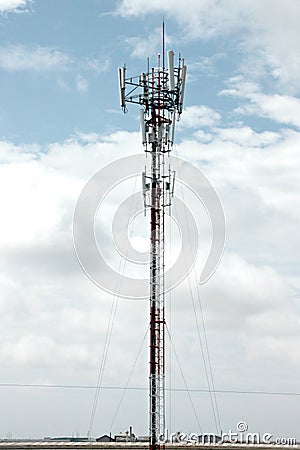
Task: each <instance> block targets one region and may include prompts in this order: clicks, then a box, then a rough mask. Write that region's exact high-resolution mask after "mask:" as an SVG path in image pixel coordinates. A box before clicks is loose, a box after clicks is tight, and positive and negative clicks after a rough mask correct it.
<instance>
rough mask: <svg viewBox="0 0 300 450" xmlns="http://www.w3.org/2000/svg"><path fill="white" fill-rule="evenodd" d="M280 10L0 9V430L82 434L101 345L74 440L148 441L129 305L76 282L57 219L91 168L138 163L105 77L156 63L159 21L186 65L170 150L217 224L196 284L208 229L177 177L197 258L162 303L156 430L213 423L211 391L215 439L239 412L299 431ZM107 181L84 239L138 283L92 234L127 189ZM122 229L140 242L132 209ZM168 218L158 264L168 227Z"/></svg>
mask: <svg viewBox="0 0 300 450" xmlns="http://www.w3.org/2000/svg"><path fill="white" fill-rule="evenodd" d="M299 15H300V4H299V2H298V0H285V1H284V2H283V1H282V0H279V1H276V2H274V1H271V0H243V2H236V1H233V0H219V1H217V0H186V1H185V2H182V1H181V0H165V1H164V2H160V1H159V0H152V1H151V2H142V1H141V0H110V1H108V0H43V1H42V0H0V204H1V221H0V231H1V232H0V248H1V251H0V269H1V270H0V311H1V318H2V320H1V322H2V326H1V332H0V365H1V375H0V405H1V406H0V438H7V437H13V438H28V437H32V438H42V437H44V436H70V435H82V436H86V435H87V432H88V430H89V425H90V418H91V413H92V407H93V401H94V395H95V389H94V388H93V387H94V386H96V385H97V380H98V377H99V373H100V372H99V367H100V365H101V359H102V356H103V351H104V349H105V342H106V339H107V336H108V337H109V341H110V342H109V348H108V353H107V357H106V358H105V367H104V370H103V377H101V385H102V386H103V389H101V390H100V393H99V399H98V405H97V410H96V413H95V417H94V421H93V427H92V430H91V436H99V435H101V434H103V433H107V432H112V433H118V432H120V431H125V430H127V429H128V427H129V426H130V425H132V426H133V430H134V431H135V432H136V433H137V434H139V435H146V434H147V433H148V392H147V386H148V336H147V329H148V321H149V320H148V301H147V299H142V300H132V299H129V298H128V299H126V298H118V295H113V294H110V293H109V292H106V291H104V290H103V289H101V288H100V287H99V286H97V285H96V284H94V283H92V282H91V280H90V279H89V278H88V277H87V276H86V274H85V273H84V271H83V270H82V268H81V266H80V264H79V262H78V260H77V258H76V253H75V251H74V247H73V237H72V221H73V214H74V210H75V206H76V202H77V199H78V197H79V195H80V193H81V191H82V189H83V188H84V186H85V185H86V183H87V182H88V180H89V179H90V178H91V177H92V176H93V175H94V174H95V173H96V172H97V171H98V170H99V169H104V168H105V167H106V166H107V165H108V164H110V163H112V162H115V161H118V160H120V158H122V157H129V156H130V155H136V154H139V155H143V148H142V144H141V136H140V132H139V113H138V110H137V108H136V107H134V105H130V107H129V108H128V113H127V114H125V115H124V114H123V112H122V111H121V108H120V107H119V92H118V79H117V68H118V67H119V66H122V65H123V64H124V63H126V67H127V73H128V74H132V75H139V74H140V73H142V72H143V71H145V70H146V67H147V57H148V56H149V57H150V61H151V64H152V65H155V64H156V60H157V56H156V55H157V53H158V52H160V51H161V24H162V20H163V17H164V20H165V24H166V47H167V49H173V50H174V52H175V54H176V55H178V54H179V53H181V54H182V55H183V56H184V58H185V62H186V64H187V66H188V75H187V84H186V93H185V106H184V111H183V113H182V116H181V120H180V122H178V124H177V130H176V145H174V156H177V157H180V158H183V159H184V160H186V161H188V162H189V163H191V164H193V165H194V166H195V167H196V168H197V169H198V170H200V171H201V173H202V174H203V175H204V176H205V177H207V179H208V180H209V182H210V184H211V185H212V186H213V187H214V189H215V190H216V192H217V193H218V196H219V198H220V201H221V203H222V205H223V210H224V214H225V217H226V243H225V249H224V254H223V257H222V259H221V262H220V264H219V267H218V268H217V270H216V272H215V274H214V275H213V276H212V277H211V278H210V280H209V281H208V282H207V283H205V284H203V285H199V277H200V273H201V270H202V268H203V265H204V263H205V258H206V257H207V254H208V250H209V247H210V244H211V226H210V223H209V218H208V217H207V214H206V211H205V207H204V206H203V205H202V204H201V202H200V201H199V198H196V197H195V195H194V194H193V193H192V192H190V191H189V189H188V186H187V187H183V186H182V184H180V182H179V180H178V183H176V185H175V193H176V195H177V196H178V197H179V198H181V199H182V201H183V202H184V203H186V205H188V207H189V209H190V211H191V213H192V215H193V217H194V219H195V222H196V223H197V227H198V233H199V236H198V238H199V249H198V257H197V261H196V264H195V266H194V268H193V269H192V271H191V272H190V275H189V277H187V278H185V279H184V281H183V282H182V283H181V284H180V285H178V286H177V287H176V288H174V289H173V290H172V291H171V293H169V294H168V295H167V296H166V302H167V305H166V309H167V324H168V330H169V332H170V335H171V341H170V339H169V338H168V339H167V369H166V372H167V376H166V383H167V388H168V390H167V393H166V400H167V411H166V412H167V428H168V430H169V431H170V432H176V431H178V430H181V431H183V432H186V433H189V432H200V431H201V430H202V431H203V432H215V431H217V428H216V424H215V420H214V412H213V411H215V415H216V408H215V410H213V407H212V403H213V404H214V405H215V402H214V400H215V399H216V401H217V408H218V414H219V417H220V423H221V428H222V430H223V431H224V432H226V431H228V430H230V429H231V430H234V431H235V430H236V425H237V423H238V422H240V421H245V422H246V423H247V424H248V429H249V431H250V432H260V433H267V432H268V433H272V434H273V435H274V437H278V438H293V437H295V438H297V439H298V440H299V439H300V434H299V426H298V417H299V413H300V404H299V399H300V397H299V395H300V386H299V372H300V279H299V267H300V266H299V254H300V238H299V231H298V230H299V223H300V212H299V211H300V200H299V199H300V181H299V163H300V152H299V148H300V129H299V128H300V99H299V94H300V78H299V65H300V47H299V38H300V36H299ZM178 175H179V176H178V178H179V179H180V174H178ZM121 181H122V180H121ZM121 181H120V183H119V184H118V185H116V186H115V187H113V186H112V190H111V191H110V192H109V193H108V195H107V197H106V199H105V200H104V201H103V204H102V205H101V208H99V211H98V215H97V239H98V246H99V248H100V249H101V252H102V253H103V255H104V256H105V257H106V259H107V261H108V263H109V264H110V265H111V266H112V267H114V268H115V270H119V273H120V274H121V276H122V275H123V274H124V273H126V271H129V272H130V271H131V272H130V273H131V274H132V273H135V274H137V275H136V276H141V273H143V274H145V273H146V274H147V273H148V267H147V265H146V266H143V268H142V269H141V268H139V269H138V268H134V267H132V264H131V265H130V264H129V263H128V264H127V262H126V260H125V261H124V258H122V257H121V256H120V254H119V253H118V251H117V250H116V248H115V245H114V242H113V241H112V239H111V237H112V231H111V224H112V221H113V217H114V214H115V212H116V211H117V209H118V207H119V206H120V205H121V204H122V202H123V201H124V200H126V198H129V197H130V195H132V193H133V192H139V189H140V187H139V186H140V183H141V181H140V179H139V178H138V177H135V179H133V180H131V181H132V183H130V182H129V181H126V182H124V181H122V183H123V184H122V183H121ZM130 226H131V228H130V230H129V231H128V236H129V240H130V241H131V244H132V245H133V247H135V248H136V249H137V250H139V251H142V250H143V251H144V250H147V248H148V237H147V236H148V234H147V233H148V226H149V225H148V218H147V217H146V218H144V216H143V214H138V215H137V216H136V217H135V219H134V220H133V221H132V223H131V225H130ZM168 227H169V234H168V238H167V243H168V245H169V249H168V246H167V250H166V252H167V254H168V255H169V256H167V265H169V267H170V268H171V267H172V264H173V263H174V261H175V259H176V258H177V257H178V254H179V251H180V245H181V244H180V230H179V229H178V227H177V226H176V223H175V222H174V220H173V221H172V219H170V222H169V225H168ZM172 237H173V239H172ZM191 244H192V245H194V242H192V243H191ZM184 245H185V246H186V248H187V251H189V249H188V244H186V243H185V244H182V246H184ZM168 252H169V253H168ZM118 289H119V288H117V287H116V293H117V292H118ZM201 311H202V316H201ZM202 319H203V320H202ZM110 325H112V326H111V333H109V334H107V329H108V327H110ZM199 341H201V343H202V350H203V349H204V350H203V351H202V352H201V345H200V342H199ZM171 342H172V344H171ZM206 342H207V347H206V346H205V343H206ZM207 348H208V350H209V352H207ZM209 362H210V365H211V373H212V376H213V384H214V388H215V390H216V397H214V395H213V396H212V397H213V401H211V400H210V395H209V394H208V392H207V390H208V388H209V385H208V382H207V378H206V371H207V370H208V372H210V371H209ZM205 368H206V371H205ZM208 378H209V380H210V386H211V377H210V376H209V377H208ZM25 385H27V386H25ZM34 385H35V386H34ZM37 385H39V386H37ZM126 385H127V386H128V388H130V389H127V390H126V392H125V391H123V390H122V388H123V387H124V386H126ZM47 386H48V387H47ZM49 386H56V387H49ZM59 386H61V387H59ZM62 386H64V387H62ZM72 386H73V387H72ZM74 386H81V387H77V388H76V387H74ZM187 387H188V388H189V389H191V392H190V398H191V400H192V401H190V398H189V395H188V394H187V392H185V391H186V388H187ZM136 388H138V389H136ZM218 391H221V392H218ZM222 391H223V392H222ZM225 391H227V392H225ZM228 391H231V392H228ZM232 391H240V392H241V391H243V392H248V393H244V394H242V393H237V392H235V393H234V392H232ZM258 391H259V392H264V394H263V393H261V394H257V392H258ZM255 392H256V394H255ZM280 393H290V394H293V395H279V394H280ZM195 413H196V414H195Z"/></svg>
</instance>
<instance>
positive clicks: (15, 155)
mask: <svg viewBox="0 0 300 450" xmlns="http://www.w3.org/2000/svg"><path fill="white" fill-rule="evenodd" d="M199 111H200V112H199ZM205 112H207V111H205V110H203V109H201V107H200V110H196V111H195V116H196V118H197V120H196V124H195V125H194V122H193V117H194V116H193V114H191V116H190V118H189V120H188V124H189V123H191V125H189V126H196V127H197V126H198V125H199V123H201V121H202V120H203V117H206V114H204V113H205ZM198 113H199V117H198V115H197V114H198ZM200 113H201V114H200ZM207 116H208V117H211V116H212V119H211V123H212V130H209V131H210V140H209V142H208V143H205V142H203V140H201V141H200V142H199V141H198V140H197V139H191V140H189V141H187V140H184V139H183V141H182V142H181V143H180V144H179V145H178V146H177V152H178V155H179V156H182V157H184V158H186V159H188V160H190V161H191V160H192V161H194V163H195V164H197V165H198V166H199V167H200V169H201V170H202V171H204V172H205V174H206V175H207V176H208V177H209V178H210V180H211V183H212V184H213V185H214V186H216V187H217V189H218V193H219V195H220V197H221V200H222V202H223V205H224V208H225V215H226V218H227V247H226V253H225V257H224V259H223V261H222V263H221V266H220V268H219V269H218V271H217V272H216V274H215V276H214V277H213V278H212V279H211V281H210V282H209V283H208V284H207V285H205V286H203V287H202V288H201V296H202V297H201V298H202V301H203V308H204V313H205V317H206V324H207V329H208V330H209V333H210V334H209V344H210V351H211V355H213V357H214V358H215V360H216V361H217V363H216V364H215V367H214V373H215V376H216V378H217V379H218V387H222V388H223V387H224V388H232V387H233V386H234V387H236V383H237V382H238V379H241V377H242V375H243V373H245V372H247V369H249V368H251V370H252V372H251V374H253V372H254V371H256V373H257V372H259V371H260V367H261V366H262V362H263V363H264V370H265V376H269V377H270V376H271V374H272V373H273V376H274V371H273V372H272V370H270V368H269V367H268V363H270V364H271V363H272V364H274V366H275V369H278V370H279V368H281V369H280V370H285V374H287V373H290V371H291V370H295V369H296V370H299V369H300V367H299V359H296V358H295V355H298V351H297V349H296V344H297V345H298V337H297V336H298V335H297V324H298V322H297V321H299V314H298V312H297V308H296V303H295V298H296V299H297V295H298V294H297V293H296V290H295V288H294V286H291V284H292V283H291V282H290V278H291V277H295V276H297V274H298V270H299V269H298V267H299V254H300V239H299V233H298V228H299V219H300V218H299V211H300V205H299V204H297V203H295V202H297V201H298V203H299V200H297V199H299V198H300V195H299V193H300V185H299V175H298V167H299V158H300V154H299V150H298V148H299V142H300V134H299V133H297V132H293V131H290V130H282V131H281V132H280V133H279V132H278V133H273V132H268V131H265V132H262V133H256V132H254V131H253V130H252V129H251V128H250V127H245V126H241V127H240V128H238V127H235V128H234V127H231V128H229V129H225V128H221V127H220V124H219V123H218V128H214V124H215V122H214V120H215V119H217V118H215V119H214V114H213V111H208V112H207ZM183 117H184V115H183V116H182V119H183ZM199 131H201V130H198V132H199ZM202 137H203V136H202ZM247 141H248V145H247ZM139 142H140V136H139V133H126V132H121V131H119V132H116V133H112V134H110V135H106V136H100V135H97V134H94V133H92V134H90V135H89V134H84V133H79V132H78V133H77V134H76V135H75V136H74V137H72V138H70V139H68V140H67V141H65V142H60V143H59V142H57V143H53V144H51V145H49V146H47V147H46V148H33V149H30V148H29V147H28V146H27V147H26V148H24V147H23V146H16V145H12V144H9V143H7V142H3V143H1V145H0V150H1V151H0V158H1V165H0V172H1V173H0V174H1V177H0V180H1V189H0V192H1V211H2V218H1V222H0V228H1V232H0V237H1V240H0V248H1V252H0V255H1V257H0V269H1V276H0V281H1V283H0V286H1V288H0V290H1V293H0V312H1V317H2V322H3V327H2V329H3V336H5V338H3V339H1V342H0V361H1V367H2V369H3V370H5V371H6V373H7V374H8V375H7V376H8V377H9V379H15V378H14V374H15V373H19V372H20V371H22V374H23V375H22V376H23V377H24V378H26V379H28V380H29V381H30V382H33V381H38V380H42V381H44V380H45V379H47V382H50V383H53V382H54V383H55V382H65V383H66V384H70V383H74V384H86V383H90V384H94V383H95V380H96V378H97V367H98V357H96V356H95V355H98V354H99V353H101V348H102V347H101V345H100V343H101V342H104V340H105V332H106V326H107V323H108V321H109V314H110V309H111V298H110V296H108V295H107V294H105V293H103V292H102V291H100V290H99V289H98V288H97V287H96V286H94V285H93V284H92V283H91V282H90V281H89V280H88V279H87V278H86V277H85V275H84V274H83V273H82V271H81V268H80V266H79V264H78V263H77V261H76V257H75V254H74V251H73V248H72V237H71V224H72V215H73V211H74V205H75V202H76V199H77V197H78V195H79V192H80V190H81V188H82V187H83V185H84V184H85V182H86V181H87V180H88V179H89V178H90V176H91V175H92V174H94V172H95V171H96V170H97V169H98V168H100V167H103V165H105V164H107V163H108V162H111V161H112V160H114V159H116V158H119V157H121V156H124V155H128V154H130V153H132V152H133V151H134V149H138V148H139V147H140V145H139ZM138 183H140V182H138ZM124 192H125V191H124ZM124 192H120V198H121V201H123V200H124ZM179 192H180V189H178V188H177V186H176V188H175V193H176V195H179ZM186 201H187V203H188V202H189V206H190V207H191V210H192V212H193V214H194V215H195V217H200V225H201V223H202V222H203V221H205V220H206V219H207V218H206V216H205V215H204V216H203V214H202V211H200V207H199V206H198V205H197V204H195V203H194V200H192V199H191V200H189V199H187V200H186ZM203 209H204V208H203ZM201 221H202V222H201ZM207 222H208V223H207V230H208V232H206V231H205V230H206V228H205V229H204V227H203V226H200V230H201V233H202V231H203V230H204V231H205V232H204V233H203V234H201V253H202V252H203V248H204V247H207V246H208V244H209V242H210V224H209V220H208V219H207ZM147 223H148V219H145V229H147V226H148V225H147ZM103 245H107V243H106V242H103ZM112 251H114V252H115V249H112ZM114 255H115V253H114ZM112 258H113V259H116V261H118V259H117V258H118V255H117V257H115V256H113V257H112ZM202 262H203V261H201V263H202ZM199 265H200V264H199ZM196 268H197V269H198V265H197V267H196ZM197 276H198V272H197ZM189 293H190V292H189V288H188V286H187V283H185V285H182V286H180V287H179V288H178V289H177V290H176V291H174V292H173V293H172V311H171V313H170V314H172V332H173V333H174V335H175V337H174V341H175V345H176V350H177V351H178V352H179V353H180V352H183V353H182V355H183V357H184V361H185V363H184V372H185V374H187V378H188V383H189V385H190V386H191V385H193V386H195V387H202V386H203V385H202V384H201V383H202V381H199V373H202V372H201V370H202V367H201V363H200V362H199V360H200V359H201V358H198V357H196V356H195V355H198V354H199V353H198V352H199V349H198V350H197V341H196V338H195V336H196V328H195V325H194V322H193V312H192V309H191V300H189V297H190V296H189ZM183 299H184V301H183ZM170 309H171V307H170ZM147 311H148V310H147V306H146V304H145V303H144V302H130V301H126V300H121V301H120V303H119V307H118V314H117V318H116V322H115V328H114V333H113V337H112V342H111V347H110V349H111V350H110V353H109V358H108V361H107V368H106V371H105V383H104V384H110V385H111V384H116V385H124V384H125V382H126V378H127V376H128V374H129V373H128V372H129V370H130V367H131V366H130V365H131V364H132V362H133V361H134V359H135V356H136V353H135V352H137V349H138V346H139V345H140V343H141V342H142V338H143V335H144V333H145V330H146V328H147V325H148V312H147ZM168 314H169V312H168ZM168 317H169V316H168ZM281 320H282V324H284V327H282V326H280V323H281V322H280V321H281ZM264 323H265V326H264ZM193 327H194V328H193ZM275 333H276V334H275ZM249 336H250V337H251V339H248V340H247V337H249ZM177 339H178V344H177ZM230 339H232V342H233V345H232V347H231V348H230V347H228V344H229V341H230ZM293 342H294V344H293ZM289 345H291V347H290V349H289V347H288V346H289ZM120 349H122V351H120ZM255 349H256V351H255ZM292 349H293V350H294V352H295V354H293V351H292ZM230 351H232V353H233V360H231V359H230V356H228V353H229V354H230ZM146 352H147V345H145V353H144V354H143V357H142V361H141V364H140V366H139V367H138V370H137V372H136V373H134V374H133V377H132V385H133V386H134V385H137V384H139V385H142V386H145V385H146V382H145V380H146V379H147V363H146V362H145V361H147V355H146ZM49 355H51V357H49ZM116 355H118V357H116ZM215 355H217V356H215ZM174 359H175V358H173V360H174ZM237 360H238V361H239V365H238V366H237V367H235V368H234V369H235V370H233V369H232V364H233V363H234V361H237ZM173 362H174V361H173ZM283 363H284V364H285V368H282V365H283ZM174 365H175V363H174ZM129 366H130V367H129ZM70 367H71V369H72V370H70ZM124 367H125V369H124ZM126 368H128V372H126V370H127V369H126ZM196 369H197V370H196ZM198 369H199V370H198ZM243 371H244V372H243ZM229 372H230V375H228V373H229ZM173 373H174V374H173V375H172V380H173V386H175V385H176V386H178V385H179V386H181V383H182V381H181V378H180V376H179V375H178V368H177V367H175V369H174V372H173ZM247 377H248V375H247ZM247 377H246V379H245V378H243V379H244V380H245V383H246V382H247V386H248V388H249V390H251V389H252V388H253V389H255V387H256V386H255V382H254V381H251V379H250V378H251V377H250V375H249V377H248V378H247ZM203 379H204V378H203ZM201 380H202V378H201ZM297 382H298V378H297ZM277 383H279V381H278V378H276V379H274V377H273V378H271V382H270V381H269V385H268V386H267V387H268V388H270V389H272V388H276V386H277ZM285 383H286V390H288V389H289V388H293V381H292V380H290V379H288V377H285ZM146 394H147V393H146ZM146 394H145V395H146ZM84 395H85V394H84ZM84 395H83V394H80V393H78V398H80V399H82V398H83V397H84ZM101 395H103V397H102V406H103V407H102V408H100V410H99V414H100V415H101V411H103V410H104V411H106V415H107V411H108V410H109V411H111V409H107V408H106V406H107V405H112V395H113V394H112V392H110V391H109V392H108V393H107V397H106V396H105V394H102V393H101ZM117 401H118V398H117V400H116V403H117ZM132 404H134V405H136V404H138V402H137V401H136V400H135V401H134V402H133V403H130V408H131V409H132ZM88 407H89V405H88V406H87V409H88ZM126 411H127V409H126V408H125V412H126ZM228 414H229V415H230V413H228ZM249 414H250V413H249ZM126 417H127V415H126ZM190 419H191V418H190V417H187V418H186V420H187V421H189V422H190ZM105 420H109V419H107V418H105ZM140 420H142V419H140V418H139V417H138V418H135V423H138V424H139V425H140ZM184 420H185V419H184ZM101 423H103V421H101ZM121 423H122V420H121V419H120V421H118V422H117V425H116V426H117V427H118V428H119V426H121V425H120V424H121ZM140 426H141V425H140ZM182 426H185V423H183V425H182ZM122 427H123V426H122ZM122 427H121V428H122Z"/></svg>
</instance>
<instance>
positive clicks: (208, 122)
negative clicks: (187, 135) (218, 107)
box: [179, 105, 221, 128]
mask: <svg viewBox="0 0 300 450" xmlns="http://www.w3.org/2000/svg"><path fill="white" fill-rule="evenodd" d="M220 119H221V115H220V114H219V113H218V112H217V111H214V110H213V109H212V108H209V107H208V106H205V105H201V106H198V105H193V106H188V107H187V108H185V109H184V113H183V115H182V118H181V120H180V122H179V126H180V127H183V128H201V127H213V126H215V125H216V124H217V123H218V122H219V121H220Z"/></svg>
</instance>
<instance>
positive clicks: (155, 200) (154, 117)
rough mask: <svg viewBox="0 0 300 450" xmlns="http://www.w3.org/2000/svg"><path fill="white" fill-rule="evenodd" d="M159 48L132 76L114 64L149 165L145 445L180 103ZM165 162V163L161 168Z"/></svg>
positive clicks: (153, 403) (156, 426)
mask: <svg viewBox="0 0 300 450" xmlns="http://www.w3.org/2000/svg"><path fill="white" fill-rule="evenodd" d="M164 53H165V51H164V32H163V52H162V58H161V55H158V59H157V67H155V68H154V67H153V68H151V69H149V60H148V70H147V72H143V73H142V74H141V75H139V76H136V77H129V78H127V77H126V67H125V66H124V67H121V68H119V90H120V105H121V107H122V109H123V111H124V112H127V107H126V104H128V103H135V104H138V105H140V106H141V109H140V127H141V134H142V143H143V146H144V149H145V151H146V152H147V153H148V154H150V156H151V168H150V170H149V172H148V173H147V172H146V170H145V172H143V174H142V181H143V194H144V205H145V211H146V210H147V209H150V228H151V234H150V373H149V415H150V416H149V433H150V449H151V450H157V449H159V448H160V447H161V445H160V437H161V436H163V435H164V433H165V324H166V322H165V263H164V253H165V208H166V207H167V206H170V205H171V200H172V196H173V192H174V181H175V172H174V171H171V168H170V165H169V164H167V159H168V156H169V154H170V151H171V150H172V147H173V143H174V133H175V122H176V119H179V118H180V115H181V113H182V108H183V100H184V90H185V80H186V71H187V66H186V65H185V64H184V59H183V58H182V57H181V56H179V59H178V65H177V66H176V67H174V52H173V51H172V50H170V51H168V67H167V68H165V55H164ZM166 167H167V169H166Z"/></svg>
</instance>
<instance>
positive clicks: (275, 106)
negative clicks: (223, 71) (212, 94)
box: [220, 77, 300, 127]
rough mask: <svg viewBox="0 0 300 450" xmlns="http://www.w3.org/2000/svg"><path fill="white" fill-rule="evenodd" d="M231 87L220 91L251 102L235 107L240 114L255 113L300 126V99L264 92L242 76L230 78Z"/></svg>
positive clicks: (282, 122) (222, 93)
mask: <svg viewBox="0 0 300 450" xmlns="http://www.w3.org/2000/svg"><path fill="white" fill-rule="evenodd" d="M229 85H230V87H229V89H225V90H223V91H221V92H220V94H221V95H230V96H232V97H237V98H241V99H246V100H249V103H246V104H245V105H242V106H240V107H238V108H236V109H235V112H236V113H239V114H254V115H258V116H260V117H267V118H269V119H272V120H274V121H276V122H278V123H281V124H288V125H293V126H296V127H300V99H299V98H297V97H291V96H288V95H279V94H268V95H267V94H263V93H262V92H261V91H260V89H259V87H258V85H257V84H255V83H251V82H246V81H244V79H243V78H242V77H236V78H232V79H231V80H229Z"/></svg>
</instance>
